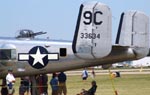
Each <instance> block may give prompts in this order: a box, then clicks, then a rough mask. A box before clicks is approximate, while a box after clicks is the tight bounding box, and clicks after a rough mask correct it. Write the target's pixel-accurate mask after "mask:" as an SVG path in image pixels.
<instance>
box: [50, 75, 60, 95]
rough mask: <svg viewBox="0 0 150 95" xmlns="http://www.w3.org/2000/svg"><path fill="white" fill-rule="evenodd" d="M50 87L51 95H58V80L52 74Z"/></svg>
mask: <svg viewBox="0 0 150 95" xmlns="http://www.w3.org/2000/svg"><path fill="white" fill-rule="evenodd" d="M50 85H51V88H52V95H58V79H57V74H56V73H53V75H52V79H51V81H50Z"/></svg>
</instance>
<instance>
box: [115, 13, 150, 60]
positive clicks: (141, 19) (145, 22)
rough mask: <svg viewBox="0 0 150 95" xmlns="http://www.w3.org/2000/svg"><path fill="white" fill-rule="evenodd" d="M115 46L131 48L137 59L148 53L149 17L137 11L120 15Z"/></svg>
mask: <svg viewBox="0 0 150 95" xmlns="http://www.w3.org/2000/svg"><path fill="white" fill-rule="evenodd" d="M116 44H119V45H121V46H130V47H133V49H134V52H135V54H136V55H137V57H138V58H141V57H144V56H146V55H147V53H148V51H149V17H148V16H146V15H145V14H144V13H142V12H139V11H129V12H126V13H122V15H121V19H120V24H119V28H118V35H117V39H116Z"/></svg>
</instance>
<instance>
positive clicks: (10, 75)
mask: <svg viewBox="0 0 150 95" xmlns="http://www.w3.org/2000/svg"><path fill="white" fill-rule="evenodd" d="M12 71H13V70H12V69H11V68H10V69H9V70H8V74H7V75H6V84H7V90H8V95H13V94H14V91H15V90H14V83H15V81H16V80H15V77H14V76H13V73H12Z"/></svg>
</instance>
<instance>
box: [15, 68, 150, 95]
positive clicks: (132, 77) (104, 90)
mask: <svg viewBox="0 0 150 95" xmlns="http://www.w3.org/2000/svg"><path fill="white" fill-rule="evenodd" d="M116 71H119V72H120V74H121V77H120V78H114V79H113V81H114V86H115V89H116V90H117V92H118V95H149V94H150V70H149V69H143V71H142V72H140V71H141V69H129V70H127V69H124V70H122V69H120V70H112V72H116ZM89 72H90V71H89ZM95 72H96V77H95V80H96V82H97V85H98V88H97V92H96V95H115V94H114V91H113V87H112V82H111V80H110V77H109V75H108V70H95ZM66 74H67V77H68V79H67V89H68V94H67V95H76V94H77V93H79V92H80V91H81V89H82V88H84V89H89V88H90V86H91V84H90V82H91V81H92V78H91V77H90V76H89V78H88V79H87V81H85V82H83V81H82V79H81V71H67V72H66ZM50 79H51V74H50V75H49V81H50ZM19 83H20V79H19V78H17V81H16V83H15V94H14V95H19V94H18V92H19V85H20V84H19ZM48 92H49V94H48V95H51V88H50V85H49V87H48Z"/></svg>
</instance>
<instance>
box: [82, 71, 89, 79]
mask: <svg viewBox="0 0 150 95" xmlns="http://www.w3.org/2000/svg"><path fill="white" fill-rule="evenodd" d="M87 78H88V72H87V70H86V69H84V70H83V71H82V80H86V79H87Z"/></svg>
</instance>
